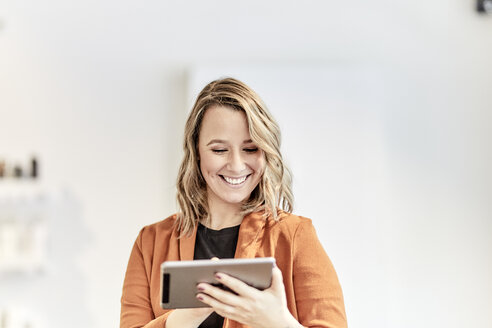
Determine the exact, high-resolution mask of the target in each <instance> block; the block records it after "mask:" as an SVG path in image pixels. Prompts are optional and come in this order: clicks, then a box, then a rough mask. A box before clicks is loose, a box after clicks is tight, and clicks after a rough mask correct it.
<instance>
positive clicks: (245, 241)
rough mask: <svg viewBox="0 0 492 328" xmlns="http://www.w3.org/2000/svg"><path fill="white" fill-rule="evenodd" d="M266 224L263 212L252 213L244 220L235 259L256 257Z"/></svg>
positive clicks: (240, 229)
mask: <svg viewBox="0 0 492 328" xmlns="http://www.w3.org/2000/svg"><path fill="white" fill-rule="evenodd" d="M265 222H266V219H265V218H264V217H263V212H254V213H250V214H248V215H246V216H245V217H244V218H243V221H242V222H241V227H240V228H239V236H238V240H237V246H236V253H235V254H234V258H253V257H255V255H256V251H257V249H258V244H259V241H260V239H261V237H262V234H263V228H264V226H265Z"/></svg>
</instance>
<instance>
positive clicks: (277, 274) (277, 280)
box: [270, 266, 285, 293]
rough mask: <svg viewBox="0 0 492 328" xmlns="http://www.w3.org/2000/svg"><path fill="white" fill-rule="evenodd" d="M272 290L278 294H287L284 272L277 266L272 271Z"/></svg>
mask: <svg viewBox="0 0 492 328" xmlns="http://www.w3.org/2000/svg"><path fill="white" fill-rule="evenodd" d="M270 288H271V289H272V290H273V291H274V292H276V293H279V292H281V293H285V288H284V281H283V279H282V271H280V269H279V268H278V267H277V266H275V267H274V268H273V269H272V286H271V287H270Z"/></svg>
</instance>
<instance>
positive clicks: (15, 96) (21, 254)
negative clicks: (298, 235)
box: [0, 0, 492, 328]
mask: <svg viewBox="0 0 492 328" xmlns="http://www.w3.org/2000/svg"><path fill="white" fill-rule="evenodd" d="M487 6H489V7H490V3H488V2H485V3H484V6H483V9H484V11H486V10H485V8H487ZM491 58H492V14H490V13H489V14H487V13H486V12H479V11H478V6H477V2H476V1H475V0H447V1H443V0H438V1H426V2H423V1H397V2H395V1H388V0H375V1H359V0H356V1H303V2H299V1H256V0H253V1H251V0H250V1H216V0H214V1H190V2H184V1H167V0H165V1H126V0H124V1H115V0H98V1H91V0H88V1H60V0H47V1H42V2H38V1H32V0H21V1H12V0H5V1H2V2H0V328H14V327H15V328H17V327H23V328H24V327H31V328H39V327H52V328H57V327H68V326H69V327H94V328H102V327H118V325H119V309H120V303H119V302H120V297H121V287H122V283H123V278H124V274H125V270H126V264H127V260H128V256H129V254H130V250H131V247H132V245H133V242H134V240H135V238H136V236H137V234H138V232H139V229H141V228H142V227H143V226H144V225H147V224H151V223H153V222H156V221H158V220H161V219H163V218H165V217H167V216H169V215H170V214H172V213H174V212H175V211H176V205H175V187H174V184H175V177H176V174H177V170H178V165H179V163H180V160H181V143H182V133H183V127H184V121H185V118H186V115H187V113H188V111H189V109H190V107H191V104H192V102H193V98H194V97H195V96H196V94H197V92H198V91H199V90H200V89H201V88H202V87H203V86H204V85H205V84H206V83H207V82H209V81H210V80H212V79H215V78H218V77H221V76H233V77H236V78H239V79H242V80H243V81H244V82H246V83H248V84H250V85H251V86H252V87H253V88H254V89H256V91H258V93H259V94H260V95H261V96H262V97H263V99H264V100H265V102H266V103H267V105H268V106H269V108H270V110H271V111H272V113H273V114H274V116H275V117H276V118H277V120H278V121H279V123H280V125H281V128H282V132H283V140H284V143H283V152H284V154H285V158H286V161H287V163H288V164H289V165H290V167H291V168H292V171H293V173H294V193H295V196H296V209H295V213H297V214H300V215H303V216H307V217H310V218H312V219H313V222H314V224H315V227H316V228H317V231H318V236H319V238H320V240H321V242H322V243H323V245H324V247H325V249H326V251H327V253H328V255H329V256H330V257H331V259H332V261H333V262H334V265H335V268H336V270H337V272H338V275H339V278H340V282H341V284H342V288H343V290H344V295H345V302H346V310H347V316H348V320H349V326H351V327H367V328H369V327H409V328H410V327H412V328H414V327H489V328H490V327H492V315H491V310H492V279H491V278H490V277H492V238H491V237H492V187H491V186H492V172H491V167H492V147H491V141H492V130H491V128H490V127H491V123H492V96H491V94H492V65H491Z"/></svg>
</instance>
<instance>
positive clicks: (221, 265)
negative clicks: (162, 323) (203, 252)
mask: <svg viewBox="0 0 492 328" xmlns="http://www.w3.org/2000/svg"><path fill="white" fill-rule="evenodd" d="M274 264H275V259H274V258H273V257H259V258H254V259H224V260H218V261H213V260H195V261H166V262H163V263H162V264H161V307H162V308H164V309H178V308H197V307H208V305H206V304H204V303H202V302H200V301H199V300H198V299H196V294H197V288H196V286H197V284H198V283H200V282H206V283H209V284H212V285H214V286H218V287H220V288H224V289H226V288H225V287H224V286H222V285H221V284H220V283H219V282H218V281H217V279H215V277H214V275H215V273H216V272H223V273H227V274H229V275H231V276H233V277H236V278H238V279H240V280H242V281H244V282H245V283H247V284H248V285H250V286H253V287H255V288H258V289H260V290H263V289H266V288H268V287H270V285H271V282H272V268H273V266H274Z"/></svg>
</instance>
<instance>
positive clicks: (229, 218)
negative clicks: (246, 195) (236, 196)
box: [202, 201, 243, 230]
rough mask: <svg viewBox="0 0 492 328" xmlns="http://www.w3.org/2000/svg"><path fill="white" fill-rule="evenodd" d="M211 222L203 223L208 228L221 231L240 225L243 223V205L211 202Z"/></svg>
mask: <svg viewBox="0 0 492 328" xmlns="http://www.w3.org/2000/svg"><path fill="white" fill-rule="evenodd" d="M208 205H209V220H207V221H206V222H202V224H204V225H205V226H206V227H207V228H210V229H213V230H220V229H224V228H229V227H234V226H237V225H240V224H241V222H242V221H243V215H242V214H241V205H238V204H224V203H222V204H216V203H214V202H210V201H209V204H208Z"/></svg>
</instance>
